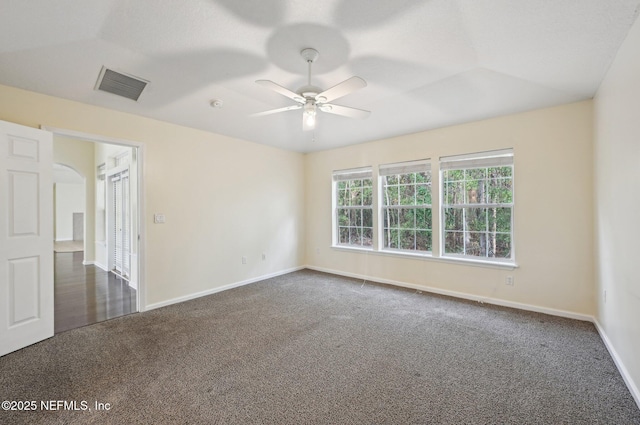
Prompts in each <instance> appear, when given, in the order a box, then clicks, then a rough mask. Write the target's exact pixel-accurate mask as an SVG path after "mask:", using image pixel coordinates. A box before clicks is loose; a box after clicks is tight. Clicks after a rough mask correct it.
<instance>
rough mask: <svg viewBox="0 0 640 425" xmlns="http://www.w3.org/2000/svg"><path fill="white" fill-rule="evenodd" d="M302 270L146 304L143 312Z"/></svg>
mask: <svg viewBox="0 0 640 425" xmlns="http://www.w3.org/2000/svg"><path fill="white" fill-rule="evenodd" d="M304 268H305V267H304V266H300V267H294V268H291V269H287V270H281V271H279V272H276V273H270V274H267V275H262V276H258V277H254V278H251V279H247V280H243V281H240V282H235V283H230V284H228V285H223V286H218V287H216V288H212V289H208V290H206V291H202V292H196V293H194V294H189V295H184V296H182V297H177V298H172V299H170V300H166V301H161V302H159V303H153V304H147V305H146V306H145V308H144V311H149V310H154V309H156V308H160V307H166V306H168V305H171V304H177V303H181V302H184V301H189V300H193V299H196V298H200V297H204V296H207V295H212V294H215V293H218V292H222V291H227V290H229V289H233V288H237V287H239V286H244V285H249V284H250V283H255V282H259V281H261V280H265V279H270V278H272V277H276V276H281V275H283V274H287V273H292V272H296V271H298V270H302V269H304Z"/></svg>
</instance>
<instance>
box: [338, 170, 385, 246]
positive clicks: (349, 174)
mask: <svg viewBox="0 0 640 425" xmlns="http://www.w3.org/2000/svg"><path fill="white" fill-rule="evenodd" d="M367 179H368V180H370V181H371V204H370V205H368V206H367V205H359V206H354V205H348V206H347V205H338V190H339V188H338V186H339V183H340V182H342V181H354V180H367ZM373 181H374V179H373V168H372V167H370V166H368V167H360V168H353V169H348V170H337V171H334V172H333V175H332V184H331V198H332V203H331V204H332V223H331V227H332V240H331V245H332V246H333V247H334V248H343V249H355V250H363V251H373V250H374V247H375V231H374V230H375V224H374V223H375V219H374V216H373V213H374V206H375V201H374V198H375V193H374V192H375V186H374V184H373ZM339 209H348V210H365V209H369V210H370V211H371V227H368V226H364V225H362V226H359V228H360V229H371V245H362V244H360V245H356V244H342V243H340V228H341V227H344V226H340V223H339V217H338V211H339ZM347 227H349V228H351V227H352V226H347ZM361 234H362V232H361Z"/></svg>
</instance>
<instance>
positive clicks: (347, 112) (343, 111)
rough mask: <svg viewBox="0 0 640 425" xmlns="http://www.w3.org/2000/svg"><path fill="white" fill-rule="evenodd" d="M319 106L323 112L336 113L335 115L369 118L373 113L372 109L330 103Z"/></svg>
mask: <svg viewBox="0 0 640 425" xmlns="http://www.w3.org/2000/svg"><path fill="white" fill-rule="evenodd" d="M319 108H320V110H321V111H322V112H326V113H329V114H335V115H342V116H343V117H349V118H360V119H363V118H367V117H368V116H369V115H370V114H371V111H365V110H364V109H357V108H351V107H349V106H341V105H334V104H329V103H325V104H323V105H320V107H319Z"/></svg>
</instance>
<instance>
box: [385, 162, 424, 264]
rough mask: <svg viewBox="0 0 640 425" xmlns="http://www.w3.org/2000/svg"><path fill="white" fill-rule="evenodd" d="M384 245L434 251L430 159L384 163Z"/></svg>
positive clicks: (417, 250) (408, 249) (403, 249)
mask: <svg viewBox="0 0 640 425" xmlns="http://www.w3.org/2000/svg"><path fill="white" fill-rule="evenodd" d="M379 176H380V197H381V200H380V206H381V207H380V208H381V214H380V216H381V217H382V227H381V237H380V239H381V241H380V246H381V247H382V249H385V250H386V249H389V250H400V251H414V252H423V253H424V252H430V251H431V241H432V238H431V229H432V228H431V164H430V163H429V161H428V160H423V161H412V162H404V163H398V164H387V165H381V166H380V169H379Z"/></svg>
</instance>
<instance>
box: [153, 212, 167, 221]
mask: <svg viewBox="0 0 640 425" xmlns="http://www.w3.org/2000/svg"><path fill="white" fill-rule="evenodd" d="M165 220H166V219H165V217H164V214H162V213H155V214H154V215H153V222H154V223H155V224H164V222H165Z"/></svg>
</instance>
